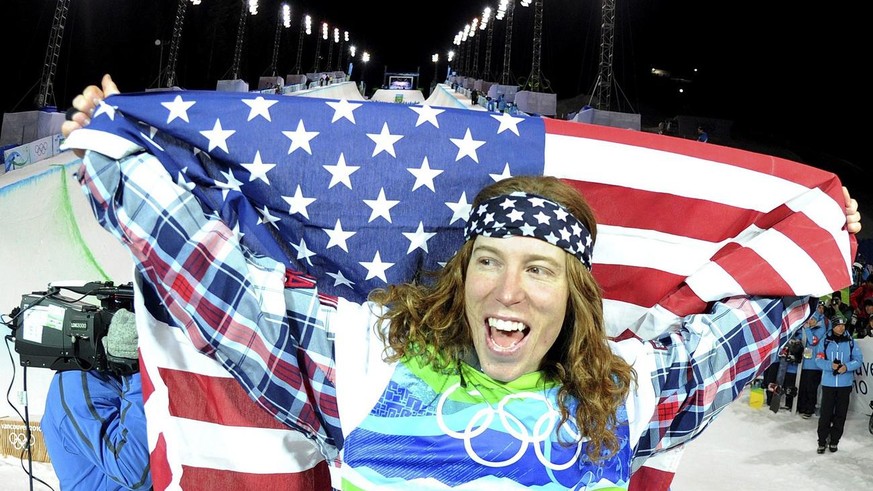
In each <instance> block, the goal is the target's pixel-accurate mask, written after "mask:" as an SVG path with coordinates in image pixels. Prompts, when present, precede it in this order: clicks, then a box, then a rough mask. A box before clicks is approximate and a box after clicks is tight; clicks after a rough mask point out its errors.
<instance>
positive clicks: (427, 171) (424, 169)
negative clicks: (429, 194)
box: [406, 157, 443, 191]
mask: <svg viewBox="0 0 873 491" xmlns="http://www.w3.org/2000/svg"><path fill="white" fill-rule="evenodd" d="M406 170H408V171H409V172H410V173H411V174H412V175H413V176H415V184H413V185H412V190H413V191H415V190H416V189H418V188H420V187H421V186H427V187H429V188H430V190H431V191H436V189H434V187H433V180H434V178H435V177H436V176H438V175H440V174H442V173H443V171H441V170H439V169H431V168H430V165H429V164H428V162H427V157H425V158H424V160H422V161H421V167H420V168H418V169H414V168H409V169H406Z"/></svg>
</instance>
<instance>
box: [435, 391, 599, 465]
mask: <svg viewBox="0 0 873 491" xmlns="http://www.w3.org/2000/svg"><path fill="white" fill-rule="evenodd" d="M460 386H461V384H460V383H456V384H454V385H452V386H451V387H449V388H448V390H446V391H445V392H443V393H442V394H441V395H440V399H439V401H438V402H437V411H436V413H437V414H436V417H437V424H438V425H439V427H440V429H442V430H443V431H444V432H445V434H446V435H448V436H450V437H452V438H456V439H459V440H463V441H464V448H465V449H466V451H467V455H468V456H469V457H470V458H471V459H472V460H473V461H475V462H476V463H478V464H480V465H484V466H488V467H506V466H510V465H513V464H515V463H516V462H518V461H519V459H521V457H522V456H523V455H524V453H525V452H526V451H527V449H528V447H529V446H530V445H533V448H534V451H535V453H536V455H537V458H538V459H539V461H540V462H541V463H542V464H543V466H545V467H546V468H548V469H551V470H555V471H562V470H565V469H568V468H570V467H571V466H572V465H574V464H575V463H576V462H577V461H578V460H579V455H580V453H581V452H582V446H583V445H582V444H583V443H584V442H586V441H587V440H588V438H587V437H584V438H583V437H582V436H581V434H580V432H579V429H578V427H577V426H576V424H575V421H574V420H573V419H572V418H571V419H569V420H567V421H566V422H565V423H564V424H563V425H561V426H560V427H556V425H557V423H558V422H559V421H560V420H561V413H560V412H559V411H557V410H556V409H555V407H554V406H553V405H552V402H551V401H550V400H549V399H547V398H546V397H545V396H544V395H542V394H537V393H533V392H519V393H516V394H508V395H506V396H504V397H503V398H502V399H501V400H500V402H499V403H498V404H497V408H496V409H495V408H493V407H491V406H490V405H489V406H487V407H483V408H482V409H481V410H479V411H478V412H476V414H475V415H474V416H473V417H472V418H471V419H470V421H469V422H468V423H467V427H466V428H465V429H464V431H454V430H452V429H451V428H449V427H448V425H447V424H446V422H445V419H444V415H443V408H444V406H445V402H446V400H448V398H449V396H450V395H451V394H452V393H453V392H455V391H456V390H458V388H459V387H460ZM513 399H528V400H533V402H534V403H540V404H542V405H543V409H542V411H539V412H537V414H539V415H540V416H539V418H538V419H537V420H536V422H535V423H534V424H533V425H531V427H530V428H529V427H528V426H526V425H525V424H524V423H523V422H522V420H521V419H519V418H518V417H517V416H515V415H514V414H512V413H510V412H509V411H507V410H506V406H507V404H508V403H509V402H511V401H512V400H513ZM527 403H528V404H530V403H531V402H530V401H527ZM496 418H499V421H500V423H501V424H502V426H503V429H504V430H505V431H506V432H507V433H508V434H509V435H512V436H513V437H515V438H516V439H517V440H518V442H519V445H518V452H516V454H515V455H513V456H512V457H510V458H508V459H506V460H503V461H500V462H492V461H487V460H485V459H484V458H482V457H481V456H480V455H478V454H477V453H476V451H475V449H474V448H473V439H475V438H476V437H477V436H479V435H481V434H482V433H484V432H485V430H487V429H488V428H490V427H491V424H492V423H493V422H494V421H495V419H496ZM557 434H564V435H565V436H566V438H565V440H567V441H574V442H578V443H577V444H576V452H575V454H574V455H573V457H572V458H571V459H570V460H568V461H567V462H563V463H554V462H551V461H550V460H549V459H548V458H547V457H546V455H545V454H544V450H543V449H544V447H545V446H547V445H551V443H552V442H553V438H552V435H557Z"/></svg>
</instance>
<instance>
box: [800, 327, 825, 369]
mask: <svg viewBox="0 0 873 491" xmlns="http://www.w3.org/2000/svg"><path fill="white" fill-rule="evenodd" d="M803 329H804V330H805V331H806V348H808V349H809V350H810V351H811V353H812V355H811V356H812V357H811V358H804V359H803V370H821V367H819V366H818V364H817V363H816V362H815V354H816V352H817V351H818V350H819V347H820V346H821V345H822V344H823V343H824V337H825V334H826V332H825V327H824V320H822V321H821V322H819V324H818V325H817V326H815V327H804V328H803Z"/></svg>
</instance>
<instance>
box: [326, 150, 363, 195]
mask: <svg viewBox="0 0 873 491" xmlns="http://www.w3.org/2000/svg"><path fill="white" fill-rule="evenodd" d="M322 167H324V168H325V169H326V170H327V171H328V172H330V175H331V178H330V184H328V185H327V189H330V188H332V187H334V186H336V185H337V184H339V183H343V184H345V185H346V187H347V188H349V189H352V180H351V175H352V173H354V172H355V171H356V170H358V169H360V168H361V167H360V166H354V165H346V158H345V156H344V155H343V154H342V153H340V154H339V159H338V160H337V162H336V165H324V166H322Z"/></svg>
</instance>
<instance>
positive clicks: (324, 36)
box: [312, 22, 330, 73]
mask: <svg viewBox="0 0 873 491" xmlns="http://www.w3.org/2000/svg"><path fill="white" fill-rule="evenodd" d="M329 29H330V28H329V27H328V26H327V22H322V23H321V38H315V67H313V69H312V72H313V73H318V71H319V69H320V68H321V60H319V58H320V57H321V40H322V39H324V40H325V41H327V33H328V30H329Z"/></svg>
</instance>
